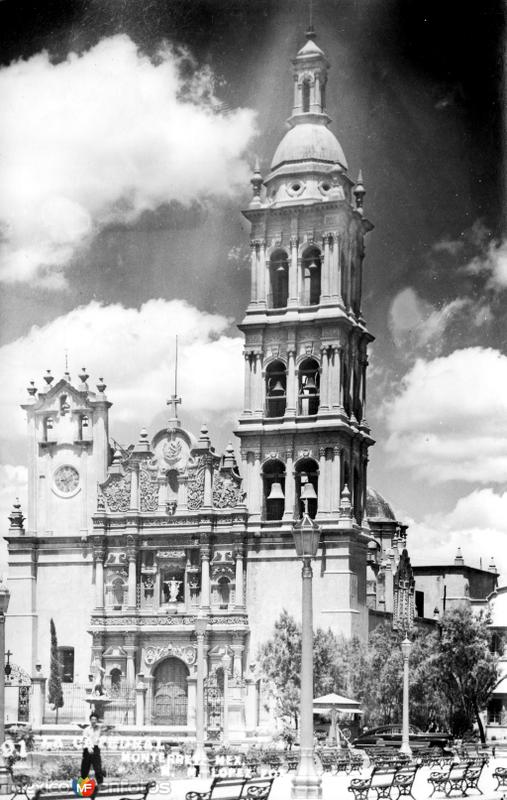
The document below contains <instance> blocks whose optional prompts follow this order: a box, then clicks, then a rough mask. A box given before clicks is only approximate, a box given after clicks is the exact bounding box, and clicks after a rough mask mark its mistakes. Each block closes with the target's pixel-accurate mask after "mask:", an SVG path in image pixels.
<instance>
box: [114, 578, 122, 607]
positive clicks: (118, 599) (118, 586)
mask: <svg viewBox="0 0 507 800" xmlns="http://www.w3.org/2000/svg"><path fill="white" fill-rule="evenodd" d="M112 594H113V608H121V607H122V605H123V602H124V598H125V584H124V582H123V578H115V580H114V581H113V583H112Z"/></svg>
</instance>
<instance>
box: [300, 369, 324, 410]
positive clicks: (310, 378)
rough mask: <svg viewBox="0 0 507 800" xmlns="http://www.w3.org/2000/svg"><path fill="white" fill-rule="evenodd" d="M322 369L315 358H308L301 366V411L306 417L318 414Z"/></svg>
mask: <svg viewBox="0 0 507 800" xmlns="http://www.w3.org/2000/svg"><path fill="white" fill-rule="evenodd" d="M319 386H320V369H319V365H318V363H317V361H316V360H315V359H314V358H306V359H305V360H304V361H302V362H301V365H300V367H299V411H298V413H299V414H300V415H302V416H304V417H306V416H311V415H313V414H316V413H317V412H318V410H319V404H320V393H319Z"/></svg>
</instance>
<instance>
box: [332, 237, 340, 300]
mask: <svg viewBox="0 0 507 800" xmlns="http://www.w3.org/2000/svg"><path fill="white" fill-rule="evenodd" d="M330 245H331V250H330V261H331V275H332V281H333V288H332V299H333V301H334V302H337V303H339V304H340V305H343V278H342V272H341V258H340V252H341V246H342V245H341V240H340V237H339V236H336V235H333V236H332V237H331V239H330Z"/></svg>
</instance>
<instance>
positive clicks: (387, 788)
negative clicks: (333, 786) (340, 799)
mask: <svg viewBox="0 0 507 800" xmlns="http://www.w3.org/2000/svg"><path fill="white" fill-rule="evenodd" d="M397 771H398V770H397V769H396V767H374V768H373V769H372V771H371V775H370V776H369V777H368V778H352V780H351V781H350V786H349V787H348V791H349V792H352V794H353V795H354V800H368V794H369V792H370V791H372V792H375V794H376V796H377V800H380V798H384V799H385V798H389V800H391V791H392V789H393V784H394V778H395V775H396V773H397Z"/></svg>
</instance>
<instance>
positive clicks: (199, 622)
mask: <svg viewBox="0 0 507 800" xmlns="http://www.w3.org/2000/svg"><path fill="white" fill-rule="evenodd" d="M207 626H208V620H207V619H206V615H205V614H204V612H203V611H199V612H198V614H197V617H196V620H195V633H196V636H197V698H196V699H197V714H196V720H195V755H194V760H195V763H196V764H197V765H198V767H199V777H200V778H207V777H208V757H207V755H206V750H205V748H204V636H205V633H206V628H207Z"/></svg>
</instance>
